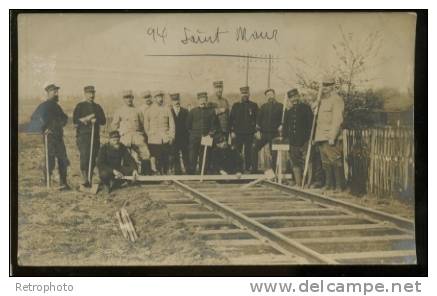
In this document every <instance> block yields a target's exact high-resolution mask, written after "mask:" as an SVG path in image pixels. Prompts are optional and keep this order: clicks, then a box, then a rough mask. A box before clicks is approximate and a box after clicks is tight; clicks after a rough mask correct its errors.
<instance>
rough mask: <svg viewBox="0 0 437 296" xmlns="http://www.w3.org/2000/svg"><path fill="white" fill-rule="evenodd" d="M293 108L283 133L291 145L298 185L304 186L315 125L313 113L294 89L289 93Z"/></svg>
mask: <svg viewBox="0 0 437 296" xmlns="http://www.w3.org/2000/svg"><path fill="white" fill-rule="evenodd" d="M287 97H288V102H289V105H290V106H291V107H290V108H289V109H288V110H287V111H286V112H285V116H284V126H283V132H284V135H285V137H287V138H288V139H289V143H290V151H289V153H290V159H291V165H292V169H293V175H294V179H295V181H296V185H297V186H300V185H301V184H302V172H303V168H304V166H305V156H306V152H307V149H308V142H309V139H310V134H311V127H312V124H313V111H312V110H311V107H310V106H308V105H307V104H304V103H302V102H301V101H300V100H299V92H298V90H297V89H295V88H293V89H291V90H289V91H288V92H287Z"/></svg>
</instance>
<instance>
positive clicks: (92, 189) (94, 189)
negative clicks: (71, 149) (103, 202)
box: [79, 120, 99, 194]
mask: <svg viewBox="0 0 437 296" xmlns="http://www.w3.org/2000/svg"><path fill="white" fill-rule="evenodd" d="M91 124H92V126H91V145H90V146H91V148H90V160H89V163H88V183H89V184H90V185H91V187H90V188H86V187H84V186H82V185H81V186H80V187H79V190H80V191H82V192H85V193H92V194H97V191H98V190H99V184H93V183H92V180H91V179H92V176H91V174H92V162H93V150H94V126H95V120H91Z"/></svg>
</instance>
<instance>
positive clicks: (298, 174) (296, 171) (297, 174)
mask: <svg viewBox="0 0 437 296" xmlns="http://www.w3.org/2000/svg"><path fill="white" fill-rule="evenodd" d="M293 175H294V181H295V182H296V185H295V186H297V187H300V186H302V169H301V168H300V167H293Z"/></svg>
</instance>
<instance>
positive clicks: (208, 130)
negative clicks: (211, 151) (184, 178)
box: [187, 107, 218, 173]
mask: <svg viewBox="0 0 437 296" xmlns="http://www.w3.org/2000/svg"><path fill="white" fill-rule="evenodd" d="M217 125H218V123H217V116H216V114H215V111H214V109H211V108H208V107H195V108H193V109H191V110H190V112H189V113H188V117H187V129H188V132H189V135H190V136H189V153H190V168H189V173H194V172H195V170H196V166H197V163H198V158H199V154H200V148H201V147H200V146H201V145H200V142H201V138H202V136H206V135H208V134H209V135H214V134H215V133H216V131H217ZM201 156H203V152H202V155H201ZM208 158H209V157H207V160H206V164H205V167H206V168H208V165H207V163H208ZM201 165H202V164H201V163H200V164H199V167H201Z"/></svg>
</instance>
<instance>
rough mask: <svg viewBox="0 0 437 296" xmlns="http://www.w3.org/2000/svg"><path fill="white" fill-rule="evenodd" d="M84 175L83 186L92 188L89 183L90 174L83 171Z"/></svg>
mask: <svg viewBox="0 0 437 296" xmlns="http://www.w3.org/2000/svg"><path fill="white" fill-rule="evenodd" d="M81 175H82V182H81V185H82V186H84V187H90V183H89V182H88V172H87V171H81Z"/></svg>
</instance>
